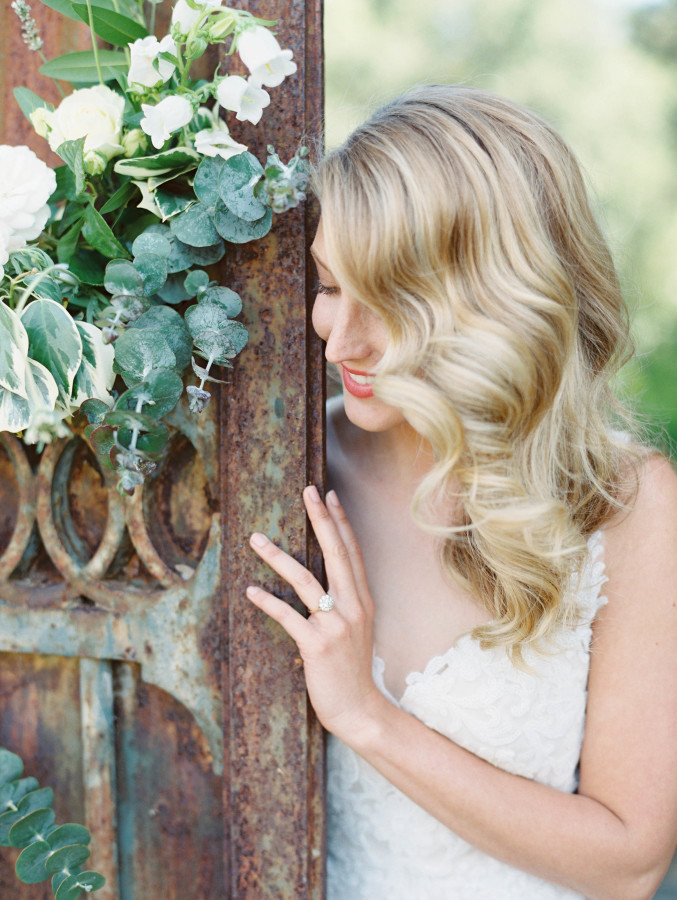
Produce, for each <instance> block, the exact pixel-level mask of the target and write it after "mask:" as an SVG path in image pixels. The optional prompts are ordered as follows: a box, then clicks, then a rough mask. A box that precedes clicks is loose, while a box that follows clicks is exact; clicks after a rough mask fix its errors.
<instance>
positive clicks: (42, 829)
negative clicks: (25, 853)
mask: <svg viewBox="0 0 677 900" xmlns="http://www.w3.org/2000/svg"><path fill="white" fill-rule="evenodd" d="M45 790H49V789H48V788H45ZM33 793H35V794H37V793H39V791H34V792H33ZM27 796H29V797H30V794H28V795H27ZM24 799H25V798H24ZM22 802H23V801H22ZM55 819H56V814H55V813H54V810H53V809H48V808H45V807H40V808H39V809H36V810H34V811H33V812H30V813H28V814H27V815H24V816H23V817H22V818H21V819H19V821H18V822H15V823H14V825H12V827H11V828H10V829H9V840H10V843H11V846H12V847H27V846H28V845H29V844H32V843H33V841H40V840H44V839H45V836H46V835H47V833H48V832H49V829H50V828H51V826H52V825H53V824H54V820H55Z"/></svg>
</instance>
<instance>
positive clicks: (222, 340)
mask: <svg viewBox="0 0 677 900" xmlns="http://www.w3.org/2000/svg"><path fill="white" fill-rule="evenodd" d="M185 318H186V325H187V326H188V330H189V331H190V333H191V334H192V336H193V341H194V343H195V346H196V347H197V348H198V350H199V351H200V352H201V354H202V355H203V356H204V357H205V358H206V359H209V358H210V357H213V359H214V360H219V359H232V358H233V357H234V356H237V354H238V353H239V352H240V350H242V348H243V347H244V346H245V345H246V343H247V340H248V337H249V335H248V333H247V329H246V328H245V327H244V325H242V324H240V322H233V321H232V320H230V319H229V318H228V316H227V315H226V312H225V310H224V309H223V307H222V306H218V305H216V304H211V303H205V304H202V303H200V304H198V305H197V306H191V307H190V309H187V310H186V316H185Z"/></svg>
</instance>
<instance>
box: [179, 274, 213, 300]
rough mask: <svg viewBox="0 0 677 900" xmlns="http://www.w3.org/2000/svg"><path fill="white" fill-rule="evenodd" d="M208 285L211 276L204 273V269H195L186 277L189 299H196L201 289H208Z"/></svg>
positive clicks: (184, 283)
mask: <svg viewBox="0 0 677 900" xmlns="http://www.w3.org/2000/svg"><path fill="white" fill-rule="evenodd" d="M208 284H209V275H207V273H206V272H203V271H202V269H194V270H193V271H192V272H189V273H188V274H187V275H186V280H185V281H184V282H183V286H184V288H185V289H186V291H187V292H188V296H189V297H194V296H195V295H196V294H197V292H198V291H199V290H200V288H201V287H206V286H207V285H208Z"/></svg>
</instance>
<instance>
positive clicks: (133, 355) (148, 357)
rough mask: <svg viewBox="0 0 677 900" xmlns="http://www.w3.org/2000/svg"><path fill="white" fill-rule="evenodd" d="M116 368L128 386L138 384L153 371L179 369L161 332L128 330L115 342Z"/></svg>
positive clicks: (172, 352)
mask: <svg viewBox="0 0 677 900" xmlns="http://www.w3.org/2000/svg"><path fill="white" fill-rule="evenodd" d="M115 367H116V370H117V371H119V372H120V374H121V375H122V377H123V378H124V380H125V382H126V383H127V384H136V383H137V382H138V381H143V380H144V379H145V378H147V377H148V375H149V374H150V372H152V371H153V369H173V368H177V360H176V356H175V354H174V351H173V350H172V348H171V346H170V345H169V343H168V342H167V340H166V339H165V337H163V335H162V334H160V333H159V332H157V331H154V330H148V331H144V330H141V329H137V328H128V329H127V330H126V331H125V332H124V333H123V334H121V335H120V337H119V338H118V339H117V341H116V342H115Z"/></svg>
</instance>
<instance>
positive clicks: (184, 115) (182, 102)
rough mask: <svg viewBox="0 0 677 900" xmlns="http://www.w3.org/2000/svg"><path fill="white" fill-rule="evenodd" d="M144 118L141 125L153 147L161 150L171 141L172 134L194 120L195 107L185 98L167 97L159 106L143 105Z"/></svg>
mask: <svg viewBox="0 0 677 900" xmlns="http://www.w3.org/2000/svg"><path fill="white" fill-rule="evenodd" d="M141 109H142V110H143V115H144V118H143V119H141V122H140V125H141V127H142V128H143V130H144V131H145V132H146V134H147V135H149V136H150V139H151V141H152V142H153V146H154V147H155V149H156V150H160V149H161V148H162V146H163V144H164V142H165V141H167V140H169V138H170V137H171V134H172V132H174V131H178V130H179V128H183V126H184V125H187V124H188V123H189V122H190V120H191V119H192V118H193V107H192V106H191V104H190V101H188V100H186V98H185V97H177V96H176V95H172V96H171V97H165V99H164V100H160V102H159V103H158V104H157V106H151V105H150V104H148V103H142V104H141Z"/></svg>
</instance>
